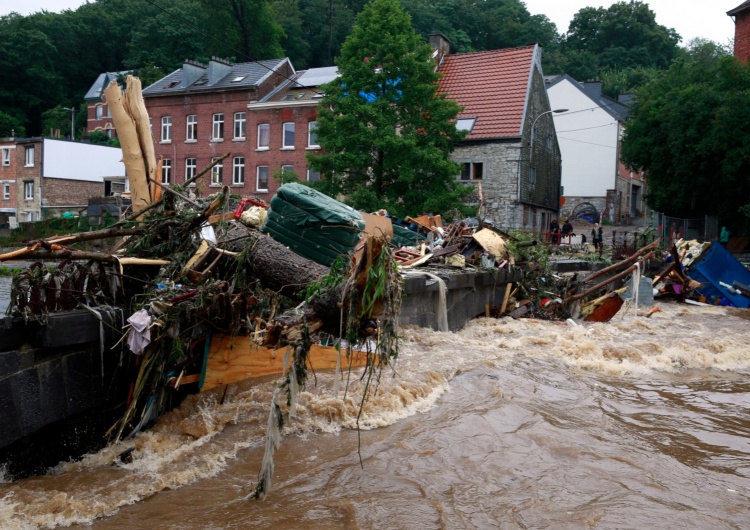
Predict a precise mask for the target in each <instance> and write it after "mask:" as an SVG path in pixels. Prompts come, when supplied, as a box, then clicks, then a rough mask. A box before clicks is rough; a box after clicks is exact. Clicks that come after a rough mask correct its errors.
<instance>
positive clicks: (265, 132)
mask: <svg viewBox="0 0 750 530" xmlns="http://www.w3.org/2000/svg"><path fill="white" fill-rule="evenodd" d="M270 139H271V125H270V124H268V123H261V124H260V125H258V149H268V146H269V141H270Z"/></svg>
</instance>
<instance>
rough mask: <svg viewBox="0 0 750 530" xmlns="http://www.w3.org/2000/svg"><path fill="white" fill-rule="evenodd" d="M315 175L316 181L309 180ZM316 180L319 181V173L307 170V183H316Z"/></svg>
mask: <svg viewBox="0 0 750 530" xmlns="http://www.w3.org/2000/svg"><path fill="white" fill-rule="evenodd" d="M316 174H317V175H318V178H316V179H311V178H310V175H316ZM318 180H320V171H315V170H313V169H310V168H307V181H308V182H317V181H318Z"/></svg>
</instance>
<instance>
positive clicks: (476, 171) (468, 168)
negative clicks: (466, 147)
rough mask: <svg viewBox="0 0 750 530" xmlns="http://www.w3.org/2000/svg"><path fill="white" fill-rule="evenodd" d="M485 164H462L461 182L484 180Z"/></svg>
mask: <svg viewBox="0 0 750 530" xmlns="http://www.w3.org/2000/svg"><path fill="white" fill-rule="evenodd" d="M483 175H484V163H482V162H464V163H463V164H461V180H482V177H483Z"/></svg>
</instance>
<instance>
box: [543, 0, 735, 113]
mask: <svg viewBox="0 0 750 530" xmlns="http://www.w3.org/2000/svg"><path fill="white" fill-rule="evenodd" d="M748 1H750V0H748ZM563 80H568V81H570V83H571V84H572V85H573V86H575V87H576V88H577V89H578V90H580V91H581V92H583V93H584V94H586V95H587V96H588V97H589V99H591V100H592V101H593V102H594V103H596V104H597V105H599V106H600V107H601V108H602V109H604V110H605V111H606V112H607V113H608V114H609V115H610V116H612V117H613V118H614V119H616V120H617V121H620V122H624V121H625V120H626V119H627V117H628V113H629V112H630V108H629V107H628V106H627V105H625V104H623V103H622V102H620V101H615V100H614V99H612V98H609V97H607V96H605V95H603V94H602V84H601V83H600V82H598V81H597V82H586V83H581V82H579V81H576V80H575V79H573V78H572V77H570V76H569V75H568V74H563V75H559V76H555V77H554V78H547V77H545V85H546V87H547V89H549V88H550V87H553V86H555V85H556V84H557V83H559V82H561V81H563ZM622 99H624V100H625V101H632V98H628V97H625V98H622Z"/></svg>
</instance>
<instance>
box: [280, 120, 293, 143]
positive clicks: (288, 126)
mask: <svg viewBox="0 0 750 530" xmlns="http://www.w3.org/2000/svg"><path fill="white" fill-rule="evenodd" d="M282 149H294V122H287V123H285V124H284V142H283V145H282Z"/></svg>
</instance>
